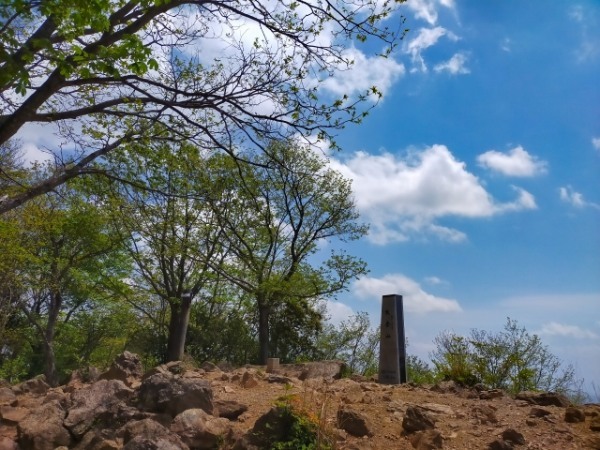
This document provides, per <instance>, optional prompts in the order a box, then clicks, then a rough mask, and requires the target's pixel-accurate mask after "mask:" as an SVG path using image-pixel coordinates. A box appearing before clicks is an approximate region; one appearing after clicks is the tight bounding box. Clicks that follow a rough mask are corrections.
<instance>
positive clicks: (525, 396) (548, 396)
mask: <svg viewBox="0 0 600 450" xmlns="http://www.w3.org/2000/svg"><path fill="white" fill-rule="evenodd" d="M515 398H516V399H517V400H523V401H525V402H527V403H530V404H532V405H540V406H560V407H563V408H566V407H568V406H570V405H571V402H570V401H569V399H568V398H567V397H566V396H564V395H563V394H559V393H557V392H533V391H523V392H519V393H518V394H517V395H516V396H515Z"/></svg>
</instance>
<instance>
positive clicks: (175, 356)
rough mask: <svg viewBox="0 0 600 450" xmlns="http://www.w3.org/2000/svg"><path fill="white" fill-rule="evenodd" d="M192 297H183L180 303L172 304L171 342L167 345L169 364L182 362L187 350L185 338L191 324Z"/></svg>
mask: <svg viewBox="0 0 600 450" xmlns="http://www.w3.org/2000/svg"><path fill="white" fill-rule="evenodd" d="M191 306H192V296H191V295H185V294H184V295H182V297H181V300H180V301H178V302H171V320H170V322H169V340H168V343H167V362H168V361H181V360H182V359H183V352H184V350H185V338H186V336H187V329H188V325H189V323H190V309H191Z"/></svg>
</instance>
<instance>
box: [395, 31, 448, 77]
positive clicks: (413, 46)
mask: <svg viewBox="0 0 600 450" xmlns="http://www.w3.org/2000/svg"><path fill="white" fill-rule="evenodd" d="M442 36H448V38H450V39H451V40H454V41H456V40H458V37H457V36H456V35H455V34H453V33H451V32H449V31H448V30H446V29H445V28H443V27H435V28H421V29H420V30H419V33H418V34H417V36H416V37H415V38H414V39H413V40H411V41H410V42H409V43H408V44H407V45H406V47H405V52H406V53H408V54H409V55H410V56H411V59H412V61H413V63H414V64H415V68H414V69H413V70H417V71H418V70H420V71H422V72H426V71H427V65H426V64H425V60H424V59H423V56H422V55H421V53H422V52H423V50H425V49H427V48H429V47H431V46H433V45H435V44H436V43H437V41H438V40H439V39H440V38H441V37H442Z"/></svg>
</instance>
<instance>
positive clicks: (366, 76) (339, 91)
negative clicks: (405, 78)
mask: <svg viewBox="0 0 600 450" xmlns="http://www.w3.org/2000/svg"><path fill="white" fill-rule="evenodd" d="M344 57H345V58H347V59H349V60H352V61H354V64H353V65H352V66H351V67H350V68H349V69H347V70H344V71H339V72H336V74H335V75H334V76H333V77H330V78H327V79H326V80H325V81H324V82H323V83H322V84H321V86H322V87H323V89H326V90H328V91H329V92H332V93H334V94H336V95H339V96H342V95H344V94H347V95H352V94H357V93H363V92H364V91H366V90H368V89H370V88H371V87H372V86H376V87H377V89H378V90H379V91H381V92H382V93H384V94H385V93H386V91H387V90H388V89H389V88H390V87H391V86H392V84H393V83H394V82H395V81H396V80H397V79H398V78H399V77H401V76H402V75H404V73H405V72H406V71H405V69H404V65H403V64H401V63H398V62H397V61H395V60H394V59H393V58H391V57H390V58H383V57H380V56H373V57H367V56H366V55H365V54H364V53H362V52H361V51H359V50H357V49H354V48H353V49H349V50H346V51H345V52H344Z"/></svg>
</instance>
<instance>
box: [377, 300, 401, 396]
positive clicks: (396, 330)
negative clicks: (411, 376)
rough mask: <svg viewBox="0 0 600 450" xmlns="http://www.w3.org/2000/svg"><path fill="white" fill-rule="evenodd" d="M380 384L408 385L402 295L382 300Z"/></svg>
mask: <svg viewBox="0 0 600 450" xmlns="http://www.w3.org/2000/svg"><path fill="white" fill-rule="evenodd" d="M379 382H380V383H382V384H400V383H406V340H405V338H404V307H403V304H402V296H401V295H395V294H394V295H384V296H383V298H382V300H381V341H380V345H379Z"/></svg>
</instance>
